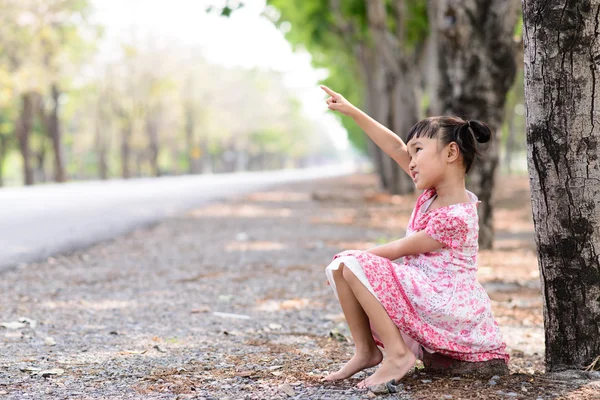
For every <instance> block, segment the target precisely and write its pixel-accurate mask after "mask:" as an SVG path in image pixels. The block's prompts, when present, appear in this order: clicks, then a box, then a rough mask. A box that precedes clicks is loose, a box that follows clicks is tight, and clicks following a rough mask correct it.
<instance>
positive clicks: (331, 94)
mask: <svg viewBox="0 0 600 400" xmlns="http://www.w3.org/2000/svg"><path fill="white" fill-rule="evenodd" d="M321 89H323V90H324V91H325V92H327V94H328V95H330V96H332V97H333V96H335V95H336V94H337V93H336V92H334V91H333V90H331V89H329V88H328V87H327V86H325V85H321Z"/></svg>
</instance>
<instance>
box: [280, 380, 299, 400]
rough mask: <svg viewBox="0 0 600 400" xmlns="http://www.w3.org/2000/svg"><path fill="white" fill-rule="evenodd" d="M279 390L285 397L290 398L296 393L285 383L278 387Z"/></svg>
mask: <svg viewBox="0 0 600 400" xmlns="http://www.w3.org/2000/svg"><path fill="white" fill-rule="evenodd" d="M279 390H280V391H282V392H283V393H285V394H286V395H287V396H289V397H292V396H295V395H296V391H295V390H294V388H292V387H291V386H290V385H288V384H287V383H286V384H284V385H281V386H280V387H279Z"/></svg>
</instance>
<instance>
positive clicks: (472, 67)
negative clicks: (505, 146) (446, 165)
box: [429, 0, 518, 249]
mask: <svg viewBox="0 0 600 400" xmlns="http://www.w3.org/2000/svg"><path fill="white" fill-rule="evenodd" d="M517 6H518V3H516V1H507V0H485V1H474V0H466V1H461V2H455V1H452V0H439V1H435V0H430V1H429V7H430V24H431V30H432V31H435V37H436V39H437V42H436V43H434V45H435V46H436V49H437V50H436V55H437V61H438V71H439V73H440V76H439V77H438V78H439V79H438V81H437V88H436V90H435V94H436V97H437V99H436V100H435V101H433V102H432V104H431V105H432V107H437V108H435V109H434V108H432V109H431V113H432V114H434V115H457V116H459V117H462V118H464V119H477V120H481V121H483V122H485V123H487V124H488V125H489V127H490V128H491V130H492V132H493V136H492V140H491V141H490V142H488V143H487V144H485V145H483V146H481V147H482V149H481V150H482V154H483V157H481V158H479V159H476V161H475V163H474V164H473V166H472V168H471V172H470V173H469V177H468V179H467V187H468V188H469V190H471V191H473V193H475V194H476V195H477V196H478V197H479V199H480V200H481V201H482V203H481V205H480V206H479V245H480V247H481V248H484V249H490V248H492V243H493V240H494V230H493V207H492V203H491V200H492V190H493V187H494V182H495V172H496V167H497V166H498V158H499V154H498V150H499V149H498V148H499V134H498V132H499V131H500V128H501V126H502V119H503V114H504V103H505V99H506V94H507V92H508V91H509V89H510V87H511V86H512V83H513V81H514V78H515V74H516V63H515V55H516V54H517V45H516V44H515V42H514V39H513V34H514V28H515V24H516V22H517V15H518V13H517V11H518V10H517Z"/></svg>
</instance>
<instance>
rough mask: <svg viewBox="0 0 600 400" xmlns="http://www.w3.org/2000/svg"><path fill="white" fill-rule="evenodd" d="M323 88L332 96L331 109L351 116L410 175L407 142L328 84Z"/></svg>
mask: <svg viewBox="0 0 600 400" xmlns="http://www.w3.org/2000/svg"><path fill="white" fill-rule="evenodd" d="M321 89H323V90H324V91H325V92H326V93H327V94H328V95H329V96H331V97H330V98H328V99H327V101H326V102H327V105H328V107H329V109H330V110H334V111H338V112H340V113H342V114H344V115H347V116H349V117H351V118H352V119H353V120H354V122H356V124H357V125H358V126H359V127H360V128H361V129H362V130H363V131H364V132H365V133H366V134H367V135H368V136H369V137H370V138H371V139H372V140H373V142H375V144H376V145H377V146H379V148H380V149H381V150H383V151H384V152H385V154H387V155H388V156H390V157H392V159H394V161H396V162H397V163H398V165H400V167H401V168H402V169H403V170H404V171H405V172H406V173H407V174H408V175H410V170H409V169H408V164H409V163H410V159H409V156H408V152H407V150H406V144H405V143H404V142H403V141H402V139H400V137H399V136H398V135H396V134H395V133H394V132H392V131H391V130H389V129H388V128H386V127H385V126H383V125H382V124H380V123H379V122H377V121H375V120H374V119H373V118H371V117H370V116H368V115H367V114H366V113H365V112H363V111H362V110H360V109H359V108H357V107H355V106H354V105H352V104H351V103H350V102H349V101H348V100H346V99H345V98H344V96H342V95H341V94H339V93H336V92H334V91H333V90H331V89H329V88H328V87H327V86H321Z"/></svg>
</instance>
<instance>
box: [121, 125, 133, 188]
mask: <svg viewBox="0 0 600 400" xmlns="http://www.w3.org/2000/svg"><path fill="white" fill-rule="evenodd" d="M124 123H125V126H124V127H123V130H122V131H121V176H122V177H123V179H129V178H131V169H130V168H131V166H130V163H131V146H130V141H131V139H130V138H131V135H132V129H133V125H132V122H131V121H126V122H124Z"/></svg>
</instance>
